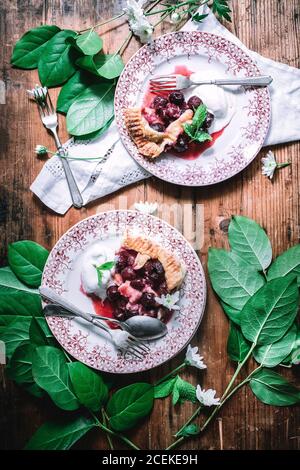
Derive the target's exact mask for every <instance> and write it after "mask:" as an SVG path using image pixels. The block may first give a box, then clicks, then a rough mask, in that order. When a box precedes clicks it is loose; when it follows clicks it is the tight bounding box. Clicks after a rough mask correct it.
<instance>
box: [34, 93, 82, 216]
mask: <svg viewBox="0 0 300 470" xmlns="http://www.w3.org/2000/svg"><path fill="white" fill-rule="evenodd" d="M40 90H42V91H40ZM33 96H34V98H35V101H36V102H37V104H38V108H39V113H40V117H41V120H42V123H43V124H44V126H45V127H46V128H47V129H49V130H50V131H51V132H52V134H53V137H54V140H55V144H56V147H57V154H58V156H59V157H61V158H60V161H61V163H62V167H63V169H64V172H65V176H66V180H67V184H68V187H69V191H70V195H71V199H72V202H73V205H74V207H76V208H77V209H80V208H81V207H82V206H83V199H82V196H81V194H80V191H79V189H78V186H77V183H76V181H75V178H74V175H73V173H72V171H71V168H70V165H69V162H68V160H67V159H66V156H67V153H66V151H65V149H64V148H63V146H62V144H61V141H60V138H59V137H58V134H57V126H58V119H57V114H56V112H55V109H54V107H53V104H52V101H51V98H50V95H49V93H48V90H47V88H46V87H43V88H41V87H39V88H36V89H35V90H34V92H33Z"/></svg>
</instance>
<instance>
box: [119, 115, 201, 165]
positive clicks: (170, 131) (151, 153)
mask: <svg viewBox="0 0 300 470" xmlns="http://www.w3.org/2000/svg"><path fill="white" fill-rule="evenodd" d="M193 115H194V113H193V111H192V110H191V109H188V110H186V111H185V112H184V113H183V114H182V115H181V116H180V117H179V118H178V119H176V121H173V122H171V124H169V126H168V127H167V128H166V130H165V132H157V131H155V130H154V129H152V127H150V125H149V123H148V122H147V120H146V119H145V118H144V117H143V115H142V112H141V109H140V108H127V109H125V110H124V119H125V124H126V127H127V130H128V132H129V134H130V136H131V138H132V140H133V141H134V143H135V144H136V146H137V148H138V150H139V152H140V153H141V154H142V155H144V156H145V157H148V158H151V159H154V158H157V157H158V156H159V155H160V154H161V153H162V152H163V151H164V149H165V147H166V145H172V144H174V143H175V142H176V140H177V138H178V136H179V134H181V133H182V132H183V124H186V123H190V122H191V120H192V119H193Z"/></svg>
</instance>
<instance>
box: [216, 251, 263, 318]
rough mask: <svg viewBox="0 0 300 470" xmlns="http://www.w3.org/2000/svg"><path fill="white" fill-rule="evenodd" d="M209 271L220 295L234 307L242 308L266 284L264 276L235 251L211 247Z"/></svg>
mask: <svg viewBox="0 0 300 470" xmlns="http://www.w3.org/2000/svg"><path fill="white" fill-rule="evenodd" d="M208 271H209V275H210V279H211V283H212V286H213V288H214V290H215V291H216V293H217V294H218V296H219V297H220V298H221V299H222V300H223V302H225V303H226V304H228V305H230V306H231V307H233V308H234V309H237V310H241V309H242V308H243V307H244V305H245V304H246V302H247V301H248V299H249V298H250V297H251V296H252V295H253V294H254V293H255V292H256V291H257V290H258V289H259V288H260V287H262V286H263V284H264V279H263V277H262V276H261V275H260V274H259V273H258V272H257V271H256V270H255V269H253V268H252V267H251V266H250V265H249V264H247V263H246V262H245V261H243V259H242V258H241V257H240V256H238V255H236V254H235V253H233V252H230V251H226V250H219V249H216V248H210V249H209V253H208Z"/></svg>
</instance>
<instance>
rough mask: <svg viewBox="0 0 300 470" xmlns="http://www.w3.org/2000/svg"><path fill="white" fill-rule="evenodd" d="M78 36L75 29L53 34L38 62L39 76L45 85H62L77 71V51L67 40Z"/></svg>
mask: <svg viewBox="0 0 300 470" xmlns="http://www.w3.org/2000/svg"><path fill="white" fill-rule="evenodd" d="M74 36H76V32H75V31H71V30H68V29H66V30H63V31H60V32H59V33H57V34H56V35H55V36H53V38H52V39H50V41H49V42H48V43H47V46H46V47H45V49H44V50H43V54H42V55H41V58H40V60H39V62H38V70H39V78H40V81H41V83H42V85H43V86H47V87H52V86H57V85H61V84H62V83H64V82H65V81H67V80H68V78H70V77H71V76H72V75H73V74H74V73H75V71H76V68H75V65H74V62H75V58H76V51H75V50H74V49H73V48H72V47H71V45H70V44H68V43H67V42H66V39H67V38H69V37H74Z"/></svg>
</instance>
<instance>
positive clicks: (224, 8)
mask: <svg viewBox="0 0 300 470" xmlns="http://www.w3.org/2000/svg"><path fill="white" fill-rule="evenodd" d="M228 3H229V0H213V4H212V11H213V12H214V13H217V14H218V15H219V16H220V18H225V20H227V21H230V22H231V16H230V13H231V10H230V8H229V6H228Z"/></svg>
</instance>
